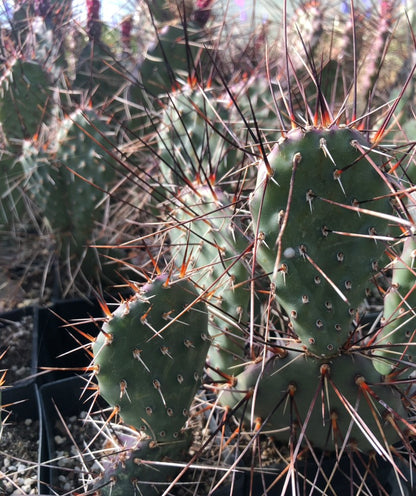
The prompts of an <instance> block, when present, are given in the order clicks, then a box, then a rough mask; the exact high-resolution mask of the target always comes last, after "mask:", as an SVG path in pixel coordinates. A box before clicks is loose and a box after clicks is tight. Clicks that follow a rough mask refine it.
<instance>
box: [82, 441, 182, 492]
mask: <svg viewBox="0 0 416 496" xmlns="http://www.w3.org/2000/svg"><path fill="white" fill-rule="evenodd" d="M174 450H175V451H176V452H175V455H176V456H175V458H174V459H175V461H181V460H183V453H181V452H182V451H183V450H184V443H183V441H177V442H176V444H165V445H158V444H155V443H153V442H152V441H150V440H149V439H147V440H142V441H140V442H139V446H138V447H136V448H135V449H131V450H130V449H129V450H125V449H124V450H122V453H120V454H116V455H114V456H112V457H111V458H110V460H106V459H104V462H102V463H104V465H105V471H104V472H103V473H102V474H101V475H100V476H99V477H98V478H97V479H96V480H95V481H94V484H93V487H92V490H94V491H96V493H95V494H99V495H102V496H107V495H108V496H133V495H136V494H140V495H141V496H156V495H158V494H162V493H163V490H164V489H166V488H167V486H168V485H169V481H170V480H172V478H173V476H174V475H175V474H176V473H177V472H178V470H179V469H178V467H177V466H172V465H169V461H171V460H172V458H171V457H172V451H174ZM154 462H163V463H162V464H159V463H154Z"/></svg>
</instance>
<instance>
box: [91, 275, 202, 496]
mask: <svg viewBox="0 0 416 496" xmlns="http://www.w3.org/2000/svg"><path fill="white" fill-rule="evenodd" d="M207 325H208V315H207V310H206V307H205V304H204V303H203V301H201V299H200V298H199V296H198V294H197V292H196V291H195V288H194V285H193V284H191V283H190V282H189V281H188V280H186V279H179V280H177V281H175V282H169V280H168V278H167V276H166V275H164V276H159V277H157V278H156V279H155V280H154V281H152V282H151V283H148V284H146V285H145V286H144V287H143V288H142V290H141V291H140V293H136V294H135V295H134V296H133V297H132V298H131V299H130V300H127V301H125V302H124V303H122V304H121V305H120V306H119V307H118V308H117V309H116V310H115V311H114V312H113V313H112V314H111V315H109V316H108V318H107V320H106V322H105V323H104V325H103V328H102V333H101V334H100V335H99V337H98V338H97V340H96V342H95V343H94V345H93V351H94V355H95V359H94V364H95V367H96V370H97V372H96V375H97V379H98V385H99V392H100V395H101V396H102V397H103V398H105V399H106V400H107V402H108V403H109V404H110V405H112V406H114V407H115V408H116V409H117V412H118V413H119V415H120V418H121V419H122V421H123V422H124V423H125V424H128V425H130V426H132V427H134V428H135V429H137V430H138V431H142V433H143V434H144V435H145V437H146V438H145V439H144V440H143V441H141V442H140V447H139V448H136V449H134V450H131V451H130V452H129V454H128V456H127V458H123V459H117V460H116V461H115V464H114V466H112V467H111V468H110V467H108V468H107V469H106V470H105V472H104V473H103V475H102V477H101V478H99V479H98V480H97V481H96V482H95V484H94V485H95V488H96V489H100V488H101V487H102V486H104V487H103V489H102V491H103V494H111V495H114V494H120V495H121V494H133V492H135V491H137V488H138V487H140V491H141V494H143V495H147V494H155V493H154V491H155V489H154V487H153V486H154V484H156V483H161V482H163V483H166V482H168V480H169V477H170V476H171V475H172V474H174V473H175V472H177V468H176V467H174V466H173V467H172V466H169V464H167V465H163V466H152V461H156V462H168V461H169V460H176V461H181V460H183V456H184V452H186V449H187V447H188V445H189V442H190V438H189V436H187V435H186V433H184V432H182V429H183V427H184V425H185V423H186V420H187V419H188V417H189V409H190V406H191V402H192V400H193V398H194V396H195V393H196V391H197V388H198V386H199V384H200V381H201V377H202V373H203V369H204V364H205V358H206V355H207V352H208V348H209V345H210V339H209V337H208V334H207ZM132 481H133V482H132ZM141 482H142V484H141ZM162 490H163V486H162ZM162 490H161V489H160V490H159V492H160V493H161V492H162Z"/></svg>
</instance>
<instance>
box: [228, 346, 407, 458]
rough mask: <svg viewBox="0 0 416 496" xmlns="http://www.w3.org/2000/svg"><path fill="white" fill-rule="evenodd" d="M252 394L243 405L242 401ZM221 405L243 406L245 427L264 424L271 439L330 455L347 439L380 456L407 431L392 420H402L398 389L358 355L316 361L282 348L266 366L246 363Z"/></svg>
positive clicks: (268, 360)
mask: <svg viewBox="0 0 416 496" xmlns="http://www.w3.org/2000/svg"><path fill="white" fill-rule="evenodd" d="M312 378H313V385H312V383H311V379H312ZM253 391H255V394H253V395H252V397H251V399H250V401H249V403H248V404H247V405H246V403H244V402H243V401H242V400H244V399H245V397H246V395H247V394H250V392H253ZM270 391H275V392H276V394H270ZM322 395H324V397H325V401H324V402H322V403H321V397H323V396H322ZM250 396H251V395H250ZM374 398H375V401H374ZM221 401H222V403H223V404H225V405H230V406H235V405H237V404H239V403H243V404H244V405H245V406H244V408H245V410H244V411H245V420H246V423H247V427H249V426H251V425H254V424H255V423H256V422H257V423H260V424H263V423H264V425H263V427H262V428H264V429H266V430H271V431H273V437H274V438H275V439H278V440H280V441H282V442H285V443H286V442H288V441H291V442H297V441H299V442H300V443H306V442H309V443H312V445H313V446H314V447H315V448H320V449H322V450H330V451H334V450H336V449H337V447H340V446H341V445H342V443H343V440H344V439H346V438H349V439H350V440H353V442H354V443H356V446H357V447H358V448H359V449H360V450H363V451H369V450H371V449H374V447H375V446H377V448H378V447H381V448H380V451H381V452H383V453H384V454H385V453H386V452H387V450H386V448H385V441H387V443H389V444H391V443H394V442H397V441H399V440H400V438H401V435H400V432H401V433H403V435H404V433H405V431H406V429H407V428H406V424H405V422H403V423H401V422H400V420H397V419H398V418H400V417H401V416H403V418H406V409H405V403H404V400H403V398H402V396H401V393H400V391H399V390H397V389H396V388H395V387H393V386H391V385H389V384H387V383H383V382H381V381H380V375H379V373H378V372H377V371H376V370H375V369H374V367H373V365H372V363H371V361H369V360H368V358H367V357H363V356H360V355H359V354H350V355H342V356H339V357H336V358H335V359H334V360H321V359H318V358H316V357H313V356H309V355H307V354H304V353H301V352H300V350H299V349H298V350H297V351H295V350H290V351H286V350H283V349H281V350H280V351H279V352H278V353H275V354H274V355H272V354H270V355H269V357H268V359H267V360H266V362H265V363H263V362H259V363H254V364H250V365H248V366H247V368H246V369H245V370H244V371H243V372H242V373H241V374H239V375H238V376H237V377H236V383H235V385H234V387H233V388H231V389H230V390H224V391H223V392H222V396H221ZM386 405H387V406H388V407H387V408H386ZM393 411H394V417H393V416H392V412H393ZM380 422H381V423H382V426H383V427H382V428H381V426H380Z"/></svg>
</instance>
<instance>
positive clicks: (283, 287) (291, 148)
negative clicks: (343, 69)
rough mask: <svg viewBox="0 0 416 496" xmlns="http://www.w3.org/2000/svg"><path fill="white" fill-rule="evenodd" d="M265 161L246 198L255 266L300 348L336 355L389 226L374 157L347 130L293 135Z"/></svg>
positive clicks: (384, 183)
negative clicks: (265, 275)
mask: <svg viewBox="0 0 416 496" xmlns="http://www.w3.org/2000/svg"><path fill="white" fill-rule="evenodd" d="M267 160H268V165H266V163H262V164H261V165H260V169H259V174H258V180H257V184H256V189H255V192H254V193H253V195H252V198H251V213H252V218H253V223H254V232H255V233H256V237H257V239H258V240H259V243H258V251H257V261H258V262H259V263H260V265H261V266H262V267H263V269H264V270H265V271H266V272H267V273H268V274H269V275H270V278H271V281H272V282H273V283H274V285H275V287H276V297H277V300H278V302H279V303H280V305H281V306H282V307H283V309H284V310H285V311H286V312H287V314H288V316H289V318H290V319H291V326H293V330H294V332H295V334H296V335H297V336H298V337H299V338H300V339H301V341H302V343H303V345H304V346H306V347H307V348H308V350H309V351H310V352H311V353H312V354H315V355H317V356H332V355H336V354H337V353H338V352H339V350H340V348H341V347H342V346H343V345H344V344H345V343H346V342H347V341H348V337H349V333H350V331H351V323H352V321H353V318H354V316H355V313H356V310H357V308H358V306H359V305H360V304H361V303H362V301H363V300H364V298H365V296H366V289H367V288H368V286H369V283H370V278H371V277H372V276H373V275H374V274H375V272H376V270H377V261H378V259H379V257H380V256H381V255H382V253H383V251H384V242H383V240H384V239H385V238H384V236H386V234H387V233H386V231H387V228H388V225H389V223H391V219H389V220H387V219H386V218H385V217H384V215H385V214H387V213H389V212H391V208H390V205H389V202H388V200H386V199H385V195H386V194H388V193H389V187H388V179H387V178H386V177H385V175H384V173H383V171H382V169H381V165H382V156H381V155H380V154H376V153H375V152H372V151H371V145H370V144H369V143H368V142H367V141H366V140H365V139H364V137H363V136H362V134H361V133H359V132H358V131H356V130H353V129H349V128H346V127H345V128H339V127H333V128H330V129H310V130H306V131H304V130H302V129H300V128H298V129H295V130H293V131H291V132H289V133H288V134H287V136H286V137H285V138H283V139H282V140H281V141H280V142H279V143H278V144H277V145H276V146H275V148H274V149H273V150H272V152H271V153H270V154H269V156H268V157H267ZM380 236H381V237H382V238H381V239H379V237H380Z"/></svg>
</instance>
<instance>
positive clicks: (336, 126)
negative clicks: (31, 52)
mask: <svg viewBox="0 0 416 496" xmlns="http://www.w3.org/2000/svg"><path fill="white" fill-rule="evenodd" d="M29 4H30V2H29ZM342 5H343V7H342V8H340V6H339V4H336V2H324V1H321V2H320V1H314V2H309V3H303V2H294V3H293V5H292V4H287V3H286V2H283V4H282V5H280V3H278V2H272V1H271V0H269V1H267V0H264V1H256V2H254V1H253V2H251V1H246V2H237V1H229V2H228V1H215V0H213V1H202V0H201V1H196V2H190V1H189V2H188V1H183V2H182V1H173V0H172V1H166V2H164V1H157V2H139V5H138V7H137V9H136V11H135V12H133V13H132V14H131V16H129V17H126V18H125V19H124V21H123V22H122V24H121V31H120V32H119V33H118V38H117V43H118V46H117V44H114V45H111V43H110V40H111V37H110V36H109V35H108V32H107V33H106V27H105V25H104V24H103V23H102V22H101V20H100V16H99V10H100V2H98V1H94V2H93V1H91V2H90V1H88V2H87V17H88V20H87V26H86V30H85V34H86V38H88V39H87V40H86V41H85V43H84V45H83V46H82V47H80V50H79V54H80V56H79V58H78V63H77V64H76V65H75V69H74V73H70V72H69V69H67V68H66V67H70V65H69V64H67V65H66V64H64V63H62V59H61V58H60V57H57V58H55V59H56V60H57V61H58V60H59V64H58V62H56V66H57V65H59V67H60V68H61V69H60V70H58V69H57V68H56V67H55V70H53V71H52V70H46V67H47V64H46V62H45V60H44V59H42V58H39V57H34V58H33V59H30V60H26V58H27V57H25V59H24V61H23V60H22V62H21V63H20V64H19V65H18V66H17V67H19V68H21V67H22V66H24V67H26V65H27V64H31V65H28V67H27V68H26V69H25V71H26V73H27V78H26V79H27V80H28V81H29V82H30V91H28V88H29V87H28V86H27V84H29V83H25V84H26V85H23V86H22V88H20V86H19V85H17V84H16V85H11V84H10V81H13V80H14V79H15V77H16V76H13V75H11V76H7V74H6V72H5V73H4V75H3V79H2V91H3V95H9V96H8V98H11V89H13V92H14V93H13V98H14V100H15V101H16V104H18V105H17V108H18V109H19V112H20V113H19V112H15V113H12V115H11V116H10V122H4V123H3V121H2V125H3V135H4V140H5V141H4V143H5V144H7V143H10V144H11V145H10V147H6V146H5V147H3V148H4V150H7V153H9V154H10V157H7V158H8V159H9V158H10V162H7V163H8V164H9V165H8V168H7V169H6V170H7V171H8V172H7V174H8V175H7V178H8V181H9V183H10V182H11V181H13V180H14V176H13V175H12V172H14V171H17V172H18V173H19V175H20V177H21V178H23V179H20V182H18V183H17V184H18V185H19V187H18V189H19V190H20V189H22V190H26V192H27V194H28V195H29V198H30V200H31V201H33V203H34V204H35V205H36V206H37V209H38V210H39V215H40V216H41V218H42V219H44V220H45V224H47V225H48V226H49V228H50V230H51V232H52V233H53V234H54V236H55V239H56V244H57V246H59V250H58V251H62V250H63V251H64V252H65V253H66V255H69V259H70V260H73V261H74V263H75V265H73V267H78V268H81V270H82V271H84V273H85V275H87V277H88V273H89V272H88V270H87V268H86V267H85V266H84V267H82V260H83V258H84V257H85V256H86V251H85V250H86V249H87V247H89V246H94V245H96V244H101V245H102V246H106V247H107V246H108V245H109V244H110V241H109V240H113V239H114V242H113V243H112V244H113V245H114V248H117V249H118V250H123V253H124V254H128V255H127V256H128V257H130V258H128V259H126V260H124V262H123V263H122V265H123V264H124V266H125V268H126V269H129V270H130V271H134V272H135V274H134V277H133V276H132V273H131V272H129V275H128V276H126V277H125V279H129V280H128V281H125V282H126V285H127V286H128V287H129V288H130V289H132V290H133V292H134V295H133V296H132V297H130V298H126V299H125V300H122V302H121V303H120V306H119V307H118V308H117V309H116V310H114V311H111V310H109V309H108V308H107V307H106V305H104V304H103V308H104V310H105V313H106V316H105V318H104V323H103V324H102V327H101V333H100V335H99V336H98V338H96V339H93V338H91V341H92V342H93V344H92V352H91V355H92V356H93V359H92V364H91V367H89V369H88V370H92V371H93V376H92V378H91V380H92V379H94V380H95V379H96V380H97V385H96V386H94V387H96V391H95V396H96V397H98V396H99V395H101V396H102V397H103V398H104V399H105V401H107V402H108V404H109V405H110V410H111V412H112V413H111V416H110V418H109V419H108V422H107V424H108V425H110V426H111V425H112V423H114V425H115V423H122V424H124V426H126V427H127V428H129V429H131V431H132V432H133V433H134V434H133V435H132V436H130V438H129V440H128V441H126V442H123V439H119V440H118V441H117V443H118V444H117V443H116V444H117V445H118V448H119V449H118V451H117V449H115V450H113V452H112V453H111V454H110V455H109V457H108V458H107V460H106V461H104V462H103V463H101V469H102V470H101V473H100V474H99V475H98V477H96V478H95V479H94V477H93V476H91V478H90V480H88V481H87V482H86V494H90V493H91V492H96V493H97V494H109V495H117V494H120V495H121V494H123V495H130V494H131V495H135V494H171V492H170V491H171V490H173V488H174V487H175V486H176V485H179V484H180V481H181V480H182V479H183V478H186V477H187V475H188V473H189V471H188V470H187V469H188V468H189V467H188V466H187V464H188V463H189V465H192V464H195V463H198V457H202V456H205V455H206V454H207V450H205V447H206V445H205V444H203V443H202V445H201V446H199V448H198V449H197V450H192V449H191V448H190V447H189V446H190V444H191V441H190V436H191V435H190V433H189V431H190V430H191V429H190V425H191V424H192V420H194V418H195V417H196V416H197V414H196V413H195V412H193V413H190V411H192V401H193V399H194V397H195V393H196V392H197V390H198V388H199V389H201V390H202V391H203V392H204V393H206V394H204V396H203V398H204V399H203V400H202V399H200V398H201V397H202V396H201V397H198V399H197V400H196V401H197V404H198V408H195V411H196V412H199V414H200V413H201V412H202V411H205V412H208V415H209V416H213V415H214V414H215V413H218V412H219V415H218V416H219V417H220V424H219V426H218V427H217V430H216V431H215V430H214V431H213V432H212V435H211V437H212V438H215V437H216V435H217V434H218V433H221V436H222V438H221V440H220V446H221V447H220V449H219V450H220V454H219V455H217V456H218V459H216V460H215V461H213V462H212V463H213V464H214V466H215V467H216V469H217V473H216V474H215V475H214V477H216V479H215V481H216V482H215V483H214V484H213V485H212V487H214V486H215V485H221V481H222V479H224V480H225V479H226V478H227V476H229V475H230V474H232V473H233V472H234V471H235V469H236V467H244V469H243V470H244V471H246V472H247V473H248V474H249V475H248V476H247V477H248V478H249V479H250V482H251V483H252V484H254V476H255V474H257V473H260V483H259V484H260V486H261V487H260V489H259V490H260V492H261V494H268V492H270V494H272V492H271V491H272V487H273V486H274V485H275V484H276V485H277V484H280V486H279V487H280V489H279V490H280V493H279V494H293V495H295V494H336V492H334V491H335V490H334V489H333V487H332V484H333V481H334V478H335V474H337V475H338V476H340V477H341V478H343V482H344V487H345V492H346V493H347V492H348V493H351V494H359V493H360V491H361V490H363V491H364V494H386V491H387V493H388V491H389V490H390V489H391V491H393V490H394V491H397V494H409V495H410V494H413V493H414V491H415V486H414V479H413V477H414V473H413V465H414V463H415V462H416V459H415V450H414V435H415V433H416V430H415V427H414V418H415V417H414V416H415V412H414V409H415V405H414V394H415V390H414V367H415V366H414V353H413V351H412V348H413V346H414V335H415V326H414V309H415V305H414V288H415V280H416V279H415V277H414V276H415V267H414V258H415V250H416V247H415V242H414V234H415V221H414V203H415V195H414V181H415V179H414V177H415V173H414V167H415V163H414V144H415V126H414V109H415V102H414V71H415V60H414V53H415V49H416V45H415V36H414V25H415V13H414V8H413V7H412V6H409V8H408V9H405V8H404V7H403V5H401V3H400V2H395V1H393V0H392V1H386V2H384V1H383V2H381V3H380V4H379V5H373V4H371V5H370V3H369V2H368V4H367V3H366V2H358V1H357V2H347V3H343V4H342ZM139 14H140V15H139ZM138 16H139V17H140V21H139V24H138V23H137V17H138ZM22 36H24V35H22ZM25 39H26V38H25ZM143 39H146V42H143ZM140 43H143V44H144V45H145V48H144V52H143V53H142V50H141V48H142V45H140ZM62 46H63V45H62ZM138 46H140V50H139V49H138V48H137V47H138ZM9 61H12V56H10V57H9ZM23 62H24V64H23ZM12 67H13V64H11V63H9V65H8V66H7V69H8V70H9V71H10V70H11V68H12ZM16 70H20V69H16ZM66 71H68V72H66ZM51 75H52V80H51V79H50V78H51ZM42 78H44V79H42ZM26 79H25V81H26ZM19 81H20V82H21V81H22V78H20V79H19ZM46 81H48V82H49V83H48V84H45V83H46ZM19 84H20V83H19ZM36 86H39V87H41V88H42V91H38V92H36V93H35V94H34V95H33V88H35V87H36ZM25 91H26V93H25ZM20 95H26V96H24V98H26V100H27V99H29V95H30V98H33V107H34V108H36V109H37V111H38V113H30V117H28V119H27V122H26V119H25V118H23V119H22V116H24V115H25V113H24V112H27V108H28V107H27V103H26V104H25V106H22V107H21V105H22V102H21V101H20V100H21V99H22V98H23V97H22V96H20ZM35 96H36V98H37V99H36V100H35ZM31 105H32V102H31ZM0 111H1V112H2V113H1V114H0V119H3V120H5V119H7V118H6V112H10V108H9V107H8V106H7V105H5V103H4V99H3V101H2V102H1V103H0ZM19 116H20V120H22V121H24V122H25V126H21V125H20V124H19ZM14 146H16V148H13V147H14ZM14 168H16V169H14ZM17 172H16V174H17ZM12 190H13V187H12V185H11V186H8V187H7V190H5V193H7V195H5V196H7V198H10V194H9V192H10V193H11V191H12ZM81 199H82V200H81ZM104 205H105V207H104ZM104 216H106V218H107V219H111V221H112V222H113V221H114V223H112V224H111V226H112V227H111V229H108V232H105V226H106V223H105V221H104V220H103V217H104ZM108 225H110V224H108ZM100 227H101V230H100ZM117 229H119V230H118V231H117ZM99 234H100V235H102V237H101V236H100V235H99ZM100 239H102V240H103V241H102V242H101V241H100ZM93 253H94V252H93ZM110 258H111V256H110ZM138 259H139V262H137V260H138ZM71 263H72V262H71ZM97 267H98V268H97ZM95 269H96V270H95V272H94V273H95V274H97V270H98V273H101V267H100V266H96V268H95ZM132 279H138V281H136V280H134V281H132ZM198 402H199V403H198ZM201 422H203V421H201ZM265 444H268V445H269V446H272V451H273V453H274V459H273V460H274V461H275V462H278V463H280V466H279V470H276V471H275V472H273V471H272V472H271V473H272V474H274V478H273V479H272V480H271V482H268V483H266V478H265V474H266V470H265V469H266V465H267V463H268V462H265V461H264V459H263V457H264V454H263V451H265V450H264V448H263V446H264V445H265ZM210 446H211V445H210ZM225 448H227V449H228V450H231V451H232V454H233V456H232V458H233V460H232V462H231V463H229V461H227V463H225V462H224V461H221V452H223V451H225ZM328 453H330V455H329V454H328ZM328 458H330V459H331V460H332V465H331V468H330V470H329V471H326V470H325V469H324V465H325V464H324V461H325V460H327V459H328ZM345 461H346V463H347V466H348V468H347V469H345V468H344V465H343V464H344V462H345ZM381 462H383V463H386V464H387V466H388V467H389V469H388V470H389V471H390V472H391V475H390V478H389V482H388V484H390V486H389V488H390V489H385V488H384V487H383V484H382V483H381V482H379V481H378V479H377V465H378V463H381ZM305 463H306V464H309V468H308V472H307V474H306V473H304V472H302V467H304V466H305V465H304V464H305ZM181 464H182V465H181ZM183 465H185V467H184V468H183ZM383 466H385V465H383ZM149 467H151V468H152V470H150V468H149ZM311 467H312V469H311V470H310V468H311ZM341 467H342V468H341ZM223 471H224V472H225V474H223ZM387 472H388V471H387ZM354 474H355V475H354ZM357 476H358V479H357ZM318 479H319V482H318ZM268 480H270V479H268ZM357 481H358V482H357ZM269 486H270V487H269ZM386 487H387V486H386ZM212 493H213V492H211V490H209V494H212ZM195 494H196V493H195ZM198 494H200V493H199V492H198Z"/></svg>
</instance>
